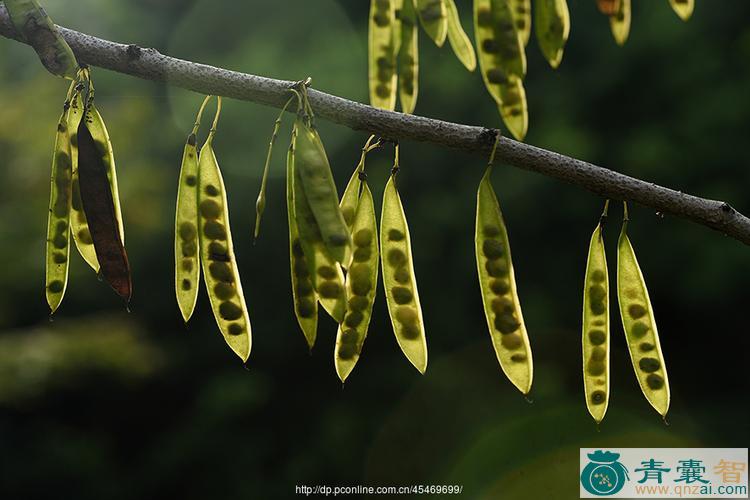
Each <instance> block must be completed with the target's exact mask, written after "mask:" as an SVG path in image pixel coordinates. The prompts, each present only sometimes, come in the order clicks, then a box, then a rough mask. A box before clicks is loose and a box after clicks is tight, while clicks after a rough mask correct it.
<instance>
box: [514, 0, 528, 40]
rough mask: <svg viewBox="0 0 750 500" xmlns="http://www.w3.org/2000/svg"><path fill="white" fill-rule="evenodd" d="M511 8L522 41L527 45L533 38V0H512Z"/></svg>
mask: <svg viewBox="0 0 750 500" xmlns="http://www.w3.org/2000/svg"><path fill="white" fill-rule="evenodd" d="M511 9H512V11H513V19H515V23H516V30H518V33H519V35H520V36H521V43H523V45H524V46H526V45H528V44H529V38H531V0H511Z"/></svg>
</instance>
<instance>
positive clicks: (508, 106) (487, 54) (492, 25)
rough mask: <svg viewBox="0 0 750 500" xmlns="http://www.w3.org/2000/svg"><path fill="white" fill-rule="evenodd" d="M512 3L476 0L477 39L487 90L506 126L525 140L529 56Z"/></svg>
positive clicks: (475, 26) (502, 0) (527, 121)
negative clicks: (514, 15) (517, 26)
mask: <svg viewBox="0 0 750 500" xmlns="http://www.w3.org/2000/svg"><path fill="white" fill-rule="evenodd" d="M509 1H510V0H474V37H475V40H476V44H477V51H478V53H479V67H480V69H481V71H482V79H483V80H484V85H485V87H486V88H487V91H488V92H489V93H490V95H491V96H492V97H493V98H494V99H495V102H496V103H497V106H498V110H499V112H500V116H501V117H502V118H503V122H504V123H505V126H506V127H508V130H510V132H511V133H512V134H513V136H514V137H516V138H517V139H518V140H523V138H524V137H525V136H526V131H527V130H528V125H529V116H528V109H527V104H526V91H525V90H524V87H523V81H522V79H523V76H524V75H525V74H526V55H525V52H524V50H523V46H522V43H521V38H520V35H519V33H518V31H517V29H516V25H515V23H514V20H513V15H512V12H511V9H510V4H509V3H508V2H509Z"/></svg>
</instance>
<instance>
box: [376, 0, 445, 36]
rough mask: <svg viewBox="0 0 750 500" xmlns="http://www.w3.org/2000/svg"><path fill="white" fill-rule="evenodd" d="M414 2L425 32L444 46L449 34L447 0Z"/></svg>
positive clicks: (416, 0) (419, 0) (415, 0)
mask: <svg viewBox="0 0 750 500" xmlns="http://www.w3.org/2000/svg"><path fill="white" fill-rule="evenodd" d="M381 1H388V0H381ZM404 1H407V0H404ZM414 2H415V6H416V8H417V14H418V16H419V22H420V24H421V25H422V28H424V31H425V33H427V36H429V37H430V38H431V39H432V41H433V42H435V45H437V46H438V47H442V46H443V44H444V43H445V37H446V36H447V35H448V15H447V10H446V7H445V0H414Z"/></svg>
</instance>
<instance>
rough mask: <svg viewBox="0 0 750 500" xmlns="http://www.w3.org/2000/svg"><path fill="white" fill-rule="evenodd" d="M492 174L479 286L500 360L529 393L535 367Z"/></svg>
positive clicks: (481, 223) (480, 218)
mask: <svg viewBox="0 0 750 500" xmlns="http://www.w3.org/2000/svg"><path fill="white" fill-rule="evenodd" d="M491 171H492V170H491V167H488V168H487V171H486V172H485V174H484V177H482V181H481V182H480V183H479V190H478V192H477V218H476V228H475V229H476V230H475V237H474V243H475V248H476V258H477V271H478V273H479V285H480V288H481V291H482V301H483V304H484V313H485V316H486V318H487V327H488V328H489V331H490V337H491V338H492V345H493V347H494V348H495V354H496V355H497V360H498V361H499V362H500V366H501V367H502V369H503V372H504V373H505V375H506V376H507V377H508V379H509V380H510V381H511V382H512V383H513V385H515V386H516V387H517V388H518V390H519V391H521V392H522V393H524V394H528V392H529V391H530V390H531V382H532V379H533V376H534V364H533V361H532V358H531V347H530V345H529V338H528V335H527V333H526V325H525V324H524V321H523V314H522V313H521V305H520V302H519V300H518V292H517V291H516V278H515V274H514V272H513V262H512V260H511V255H510V245H509V243H508V231H507V229H506V228H505V222H504V221H503V216H502V213H501V212H500V204H499V203H498V201H497V196H495V191H494V189H493V188H492V184H491V182H490V173H491Z"/></svg>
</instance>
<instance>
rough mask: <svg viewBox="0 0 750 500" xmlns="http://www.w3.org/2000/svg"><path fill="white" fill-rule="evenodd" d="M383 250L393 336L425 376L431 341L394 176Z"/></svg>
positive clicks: (386, 201) (386, 196)
mask: <svg viewBox="0 0 750 500" xmlns="http://www.w3.org/2000/svg"><path fill="white" fill-rule="evenodd" d="M380 250H381V254H380V257H381V262H382V266H383V285H384V287H385V297H386V299H387V303H388V313H389V314H390V317H391V324H392V325H393V333H394V334H395V335H396V341H397V342H398V344H399V346H400V347H401V350H402V351H403V353H404V355H405V356H406V358H407V359H408V360H409V361H410V362H411V364H413V365H414V367H415V368H416V369H417V370H419V372H420V373H424V372H425V370H426V369H427V341H426V339H425V331H424V320H423V319H422V307H421V306H420V304H419V294H418V293H417V280H416V277H415V275H414V265H413V262H412V255H411V238H410V236H409V227H408V225H407V223H406V215H405V214H404V208H403V206H402V205H401V197H400V196H399V194H398V190H397V189H396V184H395V181H394V176H393V175H391V177H390V178H389V179H388V183H387V184H386V185H385V191H384V192H383V211H382V214H381V216H380ZM407 294H408V300H406V299H407Z"/></svg>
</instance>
